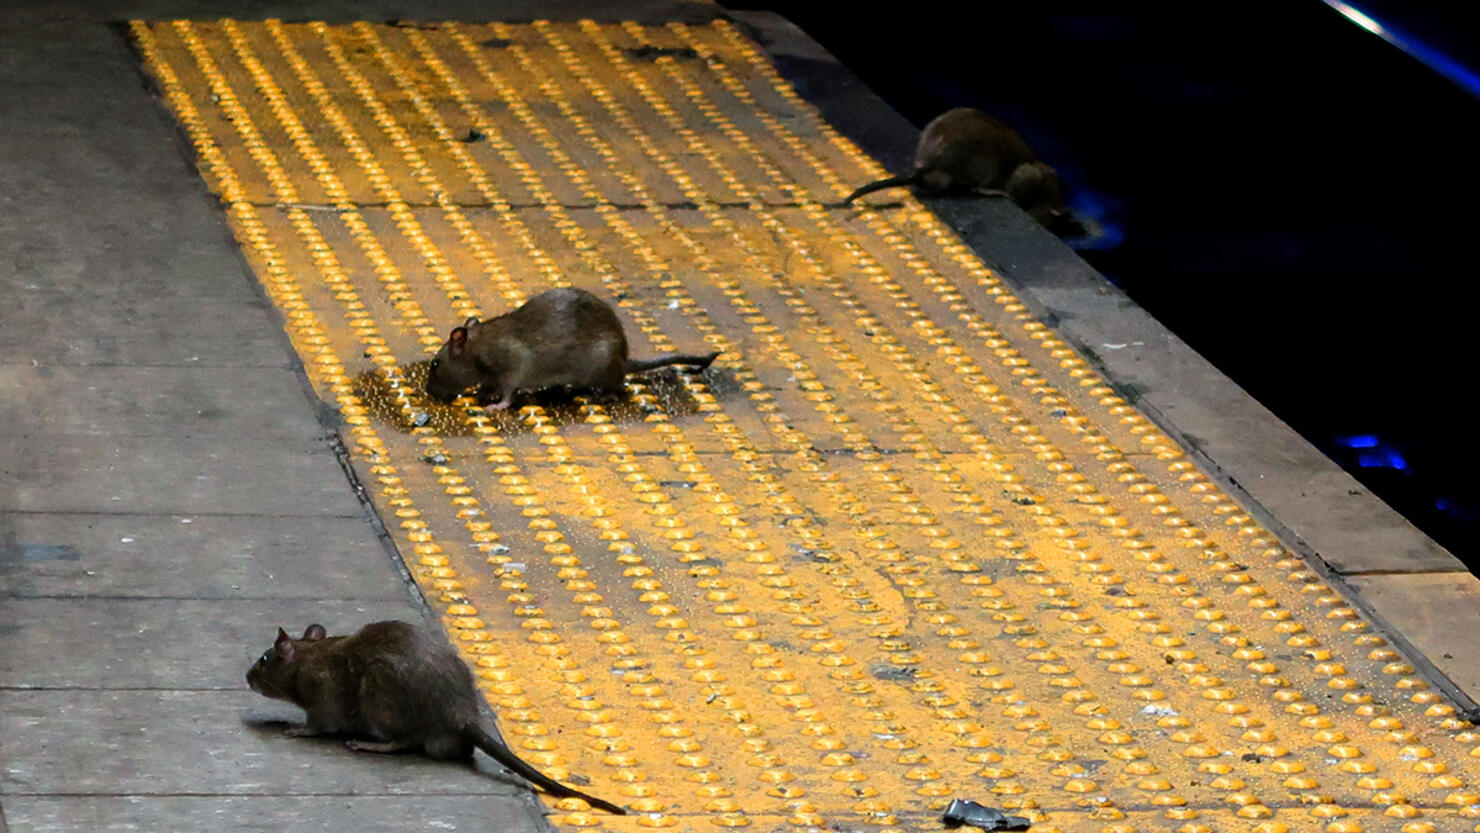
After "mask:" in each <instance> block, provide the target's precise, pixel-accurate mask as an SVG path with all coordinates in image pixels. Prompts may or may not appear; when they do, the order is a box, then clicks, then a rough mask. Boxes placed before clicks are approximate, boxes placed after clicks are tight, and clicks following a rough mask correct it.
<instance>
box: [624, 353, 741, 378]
mask: <svg viewBox="0 0 1480 833" xmlns="http://www.w3.org/2000/svg"><path fill="white" fill-rule="evenodd" d="M719 354H720V351H719V350H716V351H714V352H713V353H710V354H709V355H707V356H684V355H673V356H657V357H654V358H651V359H628V360H627V372H628V373H645V372H647V371H649V370H656V369H658V368H660V367H667V366H668V365H670V364H686V365H690V366H692V367H697V368H699V369H700V370H703V369H704V368H706V367H708V366H709V365H710V364H711V363H713V362H714V360H715V359H716V358H718V357H719Z"/></svg>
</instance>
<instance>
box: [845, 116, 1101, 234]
mask: <svg viewBox="0 0 1480 833" xmlns="http://www.w3.org/2000/svg"><path fill="white" fill-rule="evenodd" d="M902 185H913V186H916V187H918V188H921V189H923V190H925V191H932V192H941V193H949V192H957V193H960V192H970V193H976V194H981V195H984V196H996V197H1007V198H1008V199H1010V200H1012V201H1013V202H1014V203H1017V205H1018V207H1020V208H1022V209H1023V210H1024V211H1026V212H1028V213H1029V214H1030V215H1032V217H1033V219H1035V220H1037V221H1038V222H1039V223H1041V224H1043V225H1044V226H1045V227H1047V228H1050V229H1055V228H1057V227H1060V226H1066V225H1072V224H1073V219H1072V218H1071V217H1070V215H1069V213H1068V211H1067V210H1066V209H1065V208H1064V196H1063V191H1062V188H1061V187H1060V185H1059V175H1058V172H1057V171H1055V170H1054V169H1053V168H1051V167H1049V166H1048V165H1047V164H1045V163H1043V162H1041V161H1039V159H1038V157H1037V156H1035V155H1034V153H1033V150H1032V148H1030V147H1028V143H1027V142H1026V141H1024V140H1023V137H1022V136H1020V135H1018V132H1017V131H1016V130H1013V129H1012V128H1011V127H1010V126H1008V125H1007V124H1004V123H1003V122H1001V121H998V120H997V119H994V118H992V117H991V116H989V115H987V114H986V113H983V112H982V111H980V110H973V109H971V108H970V107H957V108H955V109H953V110H947V111H946V112H944V113H942V114H940V115H939V116H936V117H935V118H934V119H932V120H931V121H930V123H929V124H927V125H925V130H924V132H922V133H921V134H920V141H919V144H917V145H916V146H915V169H914V170H913V171H911V172H910V173H908V174H906V175H904V176H895V177H890V178H888V179H881V180H879V181H878V182H871V183H869V184H867V185H865V186H863V187H861V188H859V189H858V190H856V191H854V192H853V193H851V194H849V195H848V198H847V199H845V200H843V202H845V203H851V202H853V201H854V200H856V199H858V198H859V197H861V196H863V195H864V194H871V193H873V192H874V191H879V190H882V189H884V188H895V187H898V186H902Z"/></svg>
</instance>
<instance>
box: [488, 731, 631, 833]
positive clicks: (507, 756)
mask: <svg viewBox="0 0 1480 833" xmlns="http://www.w3.org/2000/svg"><path fill="white" fill-rule="evenodd" d="M466 731H467V733H468V737H469V738H472V740H473V745H474V746H476V747H478V748H479V749H482V750H483V751H484V752H487V753H488V755H489V757H491V758H493V759H494V760H495V761H498V762H499V763H501V764H503V765H504V766H506V767H508V768H509V770H510V771H512V772H514V773H515V774H517V775H519V776H520V777H521V778H523V779H524V780H526V781H528V782H529V783H531V784H534V785H535V786H536V787H539V788H540V789H542V790H544V791H545V792H547V793H549V794H551V795H556V796H560V797H561V798H579V799H581V800H582V801H584V802H586V803H587V804H590V805H591V806H592V807H596V808H599V809H602V810H605V811H607V812H608V813H615V814H616V815H619V816H625V815H627V811H626V810H625V809H623V808H621V807H618V806H617V805H615V804H613V803H611V802H610V801H603V800H601V799H599V798H597V797H596V796H594V795H586V794H585V793H583V792H581V791H580V790H577V789H575V788H573V787H567V786H565V785H564V784H562V783H560V782H559V781H556V780H555V779H554V778H551V777H550V776H548V775H545V774H544V773H543V772H540V771H539V770H537V769H535V768H534V767H532V766H530V765H529V764H527V763H525V762H524V761H522V760H520V759H519V757H518V756H516V755H515V754H514V753H513V752H511V751H510V750H509V747H507V746H504V745H503V744H502V743H500V742H499V741H498V739H497V738H495V737H493V736H492V735H490V734H488V733H487V732H485V731H483V729H482V728H481V727H479V726H469V727H468V728H467V730H466Z"/></svg>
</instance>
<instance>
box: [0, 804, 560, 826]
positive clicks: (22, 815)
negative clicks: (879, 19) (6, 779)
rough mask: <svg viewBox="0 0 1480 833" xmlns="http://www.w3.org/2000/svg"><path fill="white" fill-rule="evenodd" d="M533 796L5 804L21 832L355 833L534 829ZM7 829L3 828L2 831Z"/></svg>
mask: <svg viewBox="0 0 1480 833" xmlns="http://www.w3.org/2000/svg"><path fill="white" fill-rule="evenodd" d="M537 802H538V799H536V798H534V797H533V796H532V795H523V796H506V795H439V796H435V797H432V796H379V795H333V796H325V795H313V796H292V795H288V796H274V797H273V798H272V800H270V801H265V800H263V799H262V798H261V797H260V796H221V797H214V796H212V797H200V796H138V795H124V796H89V797H83V798H73V797H70V796H68V797H61V796H12V797H10V798H9V799H7V800H6V802H5V804H6V806H7V808H8V812H9V813H10V815H11V817H12V818H13V824H14V830H15V831H17V833H19V831H27V833H95V831H101V830H107V831H118V833H128V832H129V831H140V833H200V831H212V830H240V831H248V832H250V831H261V833H284V831H297V830H303V831H308V830H337V829H343V828H344V827H345V820H346V819H351V818H352V819H354V820H355V823H354V830H355V833H404V831H405V830H407V829H408V827H410V826H412V825H411V824H410V823H408V819H414V820H415V822H414V826H415V828H416V829H418V830H437V831H445V832H446V833H457V831H479V833H482V832H483V831H488V830H505V829H533V828H534V826H535V825H536V824H537V823H538V820H539V817H540V814H541V813H542V812H543V811H542V810H541V809H540V806H539V805H538V803H537ZM0 829H3V828H0Z"/></svg>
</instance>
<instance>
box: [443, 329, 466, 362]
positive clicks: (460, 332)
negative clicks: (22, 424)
mask: <svg viewBox="0 0 1480 833" xmlns="http://www.w3.org/2000/svg"><path fill="white" fill-rule="evenodd" d="M467 346H468V330H467V328H466V327H457V328H455V329H453V331H452V334H451V335H449V336H448V337H447V347H448V349H449V350H451V352H452V355H454V356H461V355H462V351H463V348H465V347H467Z"/></svg>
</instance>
